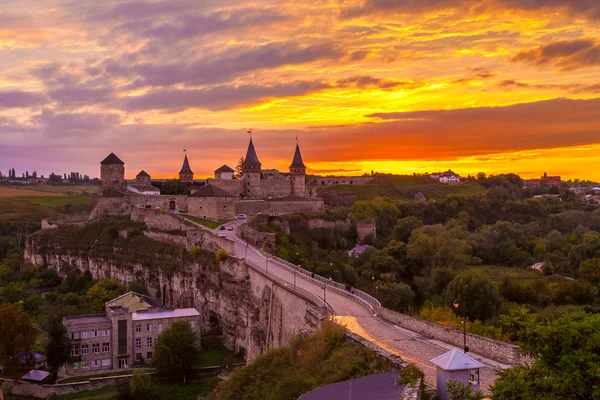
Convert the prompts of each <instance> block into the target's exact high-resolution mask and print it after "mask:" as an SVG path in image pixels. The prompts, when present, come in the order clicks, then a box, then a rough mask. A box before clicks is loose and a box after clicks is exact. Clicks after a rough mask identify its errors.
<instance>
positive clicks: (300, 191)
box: [290, 143, 306, 197]
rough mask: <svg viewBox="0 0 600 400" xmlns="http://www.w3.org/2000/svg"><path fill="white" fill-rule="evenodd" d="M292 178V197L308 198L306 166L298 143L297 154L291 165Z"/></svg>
mask: <svg viewBox="0 0 600 400" xmlns="http://www.w3.org/2000/svg"><path fill="white" fill-rule="evenodd" d="M290 178H291V180H292V196H297V197H305V196H306V166H305V165H304V163H303V162H302V154H300V146H298V143H296V152H295V153H294V159H293V160H292V164H291V165H290Z"/></svg>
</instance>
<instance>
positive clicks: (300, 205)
mask: <svg viewBox="0 0 600 400" xmlns="http://www.w3.org/2000/svg"><path fill="white" fill-rule="evenodd" d="M324 209H325V205H324V203H323V200H321V199H302V200H300V199H298V200H291V199H290V200H274V201H269V200H238V201H237V202H236V204H235V210H236V214H246V215H256V214H259V213H260V214H268V215H282V214H291V213H299V212H311V211H323V210H324Z"/></svg>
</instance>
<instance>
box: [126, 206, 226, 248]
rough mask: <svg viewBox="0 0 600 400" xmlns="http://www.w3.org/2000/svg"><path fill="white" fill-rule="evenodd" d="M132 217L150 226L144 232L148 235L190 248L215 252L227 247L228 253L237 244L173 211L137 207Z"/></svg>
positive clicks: (133, 219)
mask: <svg viewBox="0 0 600 400" xmlns="http://www.w3.org/2000/svg"><path fill="white" fill-rule="evenodd" d="M131 219H132V221H136V222H141V223H144V224H145V225H146V227H148V230H147V231H145V232H144V234H145V235H146V236H148V237H151V238H153V239H156V240H162V241H166V242H171V243H175V244H179V245H182V246H185V248H186V249H188V250H189V249H191V248H193V247H196V246H197V247H200V248H203V249H207V250H211V251H214V252H217V251H219V250H220V249H225V250H226V251H227V253H228V254H232V253H233V251H234V247H235V244H234V243H233V242H232V241H231V240H228V239H227V238H222V237H219V236H217V235H215V234H214V233H212V232H211V231H209V230H206V229H203V228H201V227H199V226H198V225H196V224H194V223H192V222H191V221H188V220H187V219H185V218H184V217H182V216H180V215H177V214H174V213H171V212H165V211H154V210H151V209H147V208H135V209H134V210H133V212H132V213H131Z"/></svg>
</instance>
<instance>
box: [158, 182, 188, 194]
mask: <svg viewBox="0 0 600 400" xmlns="http://www.w3.org/2000/svg"><path fill="white" fill-rule="evenodd" d="M160 193H161V194H168V195H172V196H175V195H183V194H189V189H188V187H187V185H186V184H185V182H182V181H180V180H179V179H167V180H165V181H164V182H163V183H162V185H161V187H160Z"/></svg>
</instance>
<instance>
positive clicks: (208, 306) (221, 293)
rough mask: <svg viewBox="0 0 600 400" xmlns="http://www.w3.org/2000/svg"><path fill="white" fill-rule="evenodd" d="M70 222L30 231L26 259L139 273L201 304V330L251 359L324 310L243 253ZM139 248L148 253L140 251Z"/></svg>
mask: <svg viewBox="0 0 600 400" xmlns="http://www.w3.org/2000/svg"><path fill="white" fill-rule="evenodd" d="M68 229H79V228H67V227H61V228H59V229H53V230H51V231H43V232H38V233H36V234H34V235H32V236H31V237H30V238H29V239H28V241H27V247H26V251H25V258H26V259H27V261H29V262H31V263H33V264H38V265H45V266H47V267H48V268H52V269H54V270H56V271H57V272H58V273H59V275H60V276H62V277H64V276H66V274H67V273H68V272H69V271H70V270H71V269H73V268H76V269H78V270H80V271H81V272H83V271H85V270H89V271H90V272H91V274H92V276H93V277H94V279H99V278H102V277H112V278H117V279H119V280H120V281H122V282H123V283H125V284H127V283H129V282H131V281H134V280H136V279H143V280H144V281H145V282H146V284H147V286H148V290H149V292H150V294H151V295H152V296H154V297H156V298H158V299H161V300H162V301H163V303H164V304H165V305H167V306H173V307H195V308H196V309H198V311H200V313H201V314H202V317H203V324H204V331H210V330H215V329H220V330H221V332H222V333H223V335H224V337H225V338H226V342H227V344H228V346H229V347H231V348H235V349H240V348H244V349H245V350H246V354H247V358H248V360H251V359H253V358H255V357H256V356H257V355H259V354H261V353H262V352H264V351H265V350H266V349H268V348H271V347H278V346H281V345H286V344H288V343H289V341H290V340H291V339H292V337H293V336H294V335H296V334H298V333H300V332H302V331H307V332H312V331H314V330H317V329H320V326H321V319H322V316H321V314H320V313H319V311H318V310H316V309H315V306H314V305H313V304H312V303H311V302H310V301H308V300H306V299H304V298H301V297H298V296H297V295H295V294H293V293H291V292H289V291H288V290H286V289H285V288H284V287H281V286H278V285H276V284H273V283H272V282H270V281H268V280H267V279H266V278H265V277H264V276H263V275H261V274H260V273H259V272H257V271H255V270H253V269H251V268H249V267H248V266H247V265H246V263H245V262H244V261H243V260H240V259H236V258H234V257H228V258H227V259H226V260H223V261H221V262H217V261H216V259H215V257H214V254H213V253H210V252H202V254H201V255H196V256H193V255H190V253H188V252H186V251H185V249H184V248H183V247H181V248H179V247H178V246H175V245H173V244H165V243H162V242H157V241H155V240H152V239H150V238H147V237H144V236H143V235H142V236H137V237H134V238H131V237H130V238H128V239H124V238H118V239H114V240H113V241H112V242H111V241H108V240H107V239H106V237H105V236H99V238H100V239H96V240H95V241H93V242H92V243H93V244H92V243H88V242H85V241H83V240H79V241H77V240H75V239H73V237H74V236H82V233H80V232H68V231H66V230H68ZM83 229H86V228H83ZM55 232H56V233H61V234H60V235H54V233H55ZM136 241H137V242H138V243H136ZM139 241H143V245H140V243H139ZM109 244H110V246H109ZM165 246H168V250H169V251H167V250H165V249H166V247H165ZM98 247H101V249H102V251H100V250H98V249H97V248H98ZM140 248H143V249H144V250H143V251H144V252H145V253H146V254H139V252H140ZM153 251H156V254H155V255H154V256H153V254H152V253H153ZM136 254H137V256H136ZM150 260H155V261H152V262H151V261H150Z"/></svg>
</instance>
